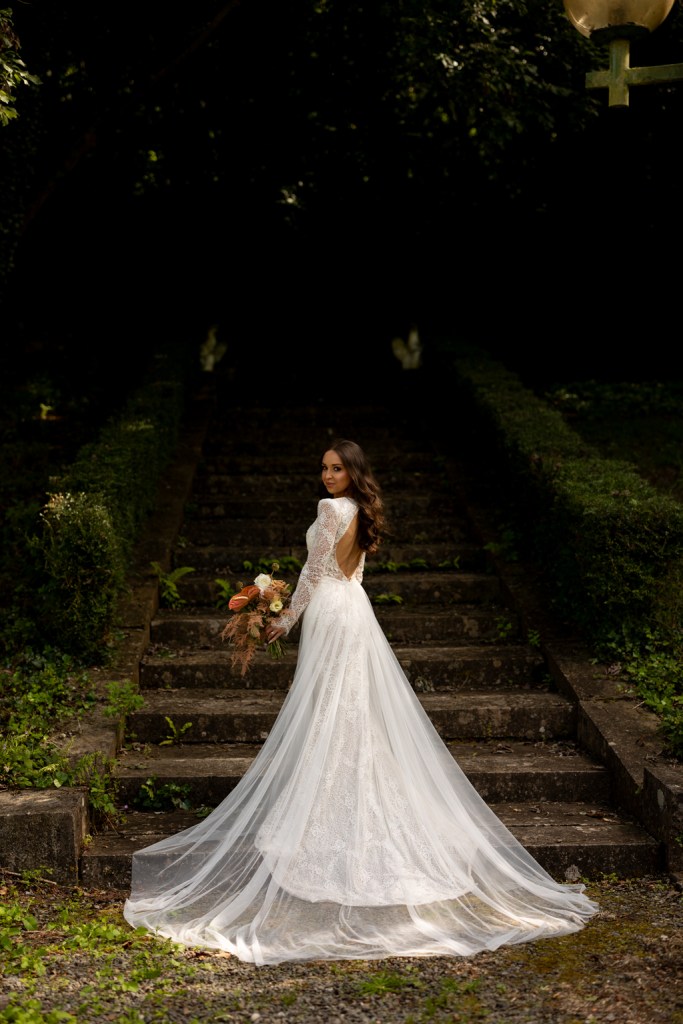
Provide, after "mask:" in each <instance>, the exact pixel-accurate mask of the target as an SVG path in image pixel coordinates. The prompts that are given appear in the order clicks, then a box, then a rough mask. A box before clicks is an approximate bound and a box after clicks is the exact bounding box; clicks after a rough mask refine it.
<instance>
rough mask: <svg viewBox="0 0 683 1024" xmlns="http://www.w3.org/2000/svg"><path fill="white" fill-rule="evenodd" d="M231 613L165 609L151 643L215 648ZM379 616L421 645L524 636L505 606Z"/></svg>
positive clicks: (395, 635) (395, 610) (391, 635)
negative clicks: (214, 644)
mask: <svg viewBox="0 0 683 1024" xmlns="http://www.w3.org/2000/svg"><path fill="white" fill-rule="evenodd" d="M231 614H232V613H231V612H227V613H224V612H219V611H217V610H216V611H214V610H211V609H209V610H202V609H192V610H190V611H189V612H185V611H170V610H163V609H162V610H161V611H160V612H159V614H158V615H157V616H156V617H155V618H154V619H153V620H152V622H151V623H150V641H151V642H152V643H153V644H163V645H165V646H169V647H189V646H194V645H204V646H210V645H212V644H213V643H214V642H216V641H218V640H219V639H220V634H221V632H222V631H223V628H224V627H225V623H226V622H227V620H228V619H229V618H230V616H231ZM375 614H376V617H377V621H378V622H379V624H380V625H381V627H382V629H383V630H384V633H385V634H386V637H387V639H388V640H389V641H390V642H392V643H393V642H395V643H414V644H415V645H416V646H421V645H423V644H428V645H434V644H453V643H455V642H457V641H458V640H461V641H463V642H465V643H472V641H475V640H479V641H482V642H487V641H490V642H493V641H496V640H501V639H503V638H505V639H507V640H509V641H511V642H513V643H514V642H515V641H517V640H518V639H519V638H520V633H519V625H518V623H517V620H516V618H515V615H514V614H513V613H512V612H510V611H509V610H508V609H507V608H505V607H504V606H503V605H490V606H483V605H454V606H453V607H452V608H447V609H445V610H444V609H435V608H434V607H433V606H431V607H430V606H427V607H425V608H411V609H404V608H403V607H402V606H401V605H391V604H389V605H376V606H375Z"/></svg>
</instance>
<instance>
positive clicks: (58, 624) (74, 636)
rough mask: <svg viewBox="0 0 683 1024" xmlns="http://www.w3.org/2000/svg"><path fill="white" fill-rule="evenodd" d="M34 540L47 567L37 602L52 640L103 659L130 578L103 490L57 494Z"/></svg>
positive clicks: (84, 657) (85, 657)
mask: <svg viewBox="0 0 683 1024" xmlns="http://www.w3.org/2000/svg"><path fill="white" fill-rule="evenodd" d="M41 518H42V522H43V530H42V533H41V535H40V536H39V537H36V538H35V539H34V542H33V546H34V549H35V550H36V551H38V552H39V555H40V557H41V558H42V561H43V567H44V571H45V582H44V583H43V585H42V586H41V587H40V590H39V592H38V594H37V595H36V597H37V606H38V608H39V610H40V614H41V625H42V632H43V635H44V637H45V638H46V639H47V641H48V642H49V643H51V644H53V645H54V646H58V647H60V648H61V649H62V650H64V651H67V652H69V653H71V654H77V655H78V656H79V657H80V658H81V659H82V660H84V661H94V662H98V661H101V660H102V657H103V651H102V648H103V644H104V643H106V640H107V637H108V631H109V628H110V626H111V624H112V621H113V619H114V612H115V608H116V603H117V601H118V597H119V594H120V592H121V588H122V586H123V581H124V573H125V562H124V558H123V552H122V550H121V547H122V546H121V542H120V540H119V537H118V536H117V535H116V533H115V532H114V529H113V526H112V522H111V518H110V515H109V512H108V511H107V509H106V508H105V507H104V505H103V504H102V501H101V499H100V497H99V496H92V495H89V494H84V493H76V494H70V493H66V494H61V493H60V494H53V495H52V497H51V498H50V500H49V501H48V503H47V505H46V506H45V508H44V509H43V511H42V513H41Z"/></svg>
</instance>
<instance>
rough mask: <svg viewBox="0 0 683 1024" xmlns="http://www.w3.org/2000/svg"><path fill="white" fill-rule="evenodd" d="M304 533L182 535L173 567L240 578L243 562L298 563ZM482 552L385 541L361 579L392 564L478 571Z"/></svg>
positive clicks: (469, 546)
mask: <svg viewBox="0 0 683 1024" xmlns="http://www.w3.org/2000/svg"><path fill="white" fill-rule="evenodd" d="M302 538H303V533H302V534H301V535H300V536H299V538H298V540H297V542H296V543H292V544H277V543H271V542H266V543H262V542H260V541H258V540H256V539H255V538H254V537H253V536H250V537H249V538H248V539H247V540H245V541H244V543H239V542H238V540H237V539H236V538H235V537H233V535H232V532H231V531H230V530H224V531H223V536H222V537H221V538H220V539H219V541H218V543H195V542H194V541H193V540H191V539H190V538H189V537H185V536H183V537H182V539H181V542H180V544H178V545H177V546H176V549H175V551H174V553H173V564H174V566H175V567H179V566H181V565H189V566H192V567H194V568H195V569H199V570H208V571H211V572H216V573H220V574H222V575H225V573H226V572H231V573H236V574H237V575H238V577H239V578H242V576H243V575H244V573H245V571H247V570H245V569H244V563H245V562H249V563H250V564H251V565H255V564H256V563H257V562H259V561H261V560H263V561H264V562H265V563H266V565H270V564H271V563H272V562H277V561H283V560H284V559H287V558H295V559H296V560H297V562H298V563H299V564H300V565H303V564H304V562H305V561H306V555H307V552H306V547H305V545H304V544H303V540H302ZM486 565H487V560H486V555H485V552H483V551H482V549H481V547H480V546H479V545H477V544H474V543H473V542H472V541H458V542H451V541H447V542H438V543H432V542H430V543H426V542H425V543H419V544H417V543H416V544H410V543H406V544H398V543H395V542H394V541H388V542H386V543H384V544H383V545H382V547H381V548H380V550H379V551H378V552H377V554H375V555H371V556H370V557H369V558H367V559H366V561H365V575H364V579H367V578H368V576H369V575H370V574H371V573H373V572H384V571H386V568H387V566H391V567H392V568H393V569H394V570H395V571H396V572H398V571H412V569H411V566H417V567H418V568H417V569H416V571H419V572H422V571H423V569H424V568H426V569H427V570H432V569H439V568H442V567H447V568H449V569H452V568H456V569H463V570H465V571H468V572H478V571H482V570H484V569H485V568H486Z"/></svg>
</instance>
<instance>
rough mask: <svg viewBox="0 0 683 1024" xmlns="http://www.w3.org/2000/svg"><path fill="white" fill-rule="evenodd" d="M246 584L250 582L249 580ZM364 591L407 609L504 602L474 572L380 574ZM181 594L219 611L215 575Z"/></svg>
mask: <svg viewBox="0 0 683 1024" xmlns="http://www.w3.org/2000/svg"><path fill="white" fill-rule="evenodd" d="M277 575H278V576H279V577H280V578H281V579H284V580H286V581H287V582H288V583H290V584H291V585H292V586H295V585H296V580H297V576H296V574H293V573H288V572H283V571H282V570H280V571H279V572H278V574H277ZM244 578H245V572H244V570H243V569H242V570H241V571H240V573H238V574H237V573H236V574H235V578H234V580H233V581H232V585H233V586H234V587H235V588H236V587H237V583H238V582H240V581H244ZM246 582H249V580H247V581H246ZM363 589H364V590H365V591H366V593H367V594H368V596H369V597H370V599H371V600H373V601H376V600H377V598H382V596H383V595H384V597H385V598H386V599H387V600H388V601H390V600H391V599H393V598H395V597H400V598H401V600H402V601H403V602H404V603H405V604H406V605H412V604H419V605H420V606H421V607H424V606H425V605H432V604H436V605H441V606H442V607H443V606H446V605H448V606H450V605H456V604H491V603H494V602H496V601H500V600H501V587H500V580H499V579H498V577H497V576H494V575H493V574H492V573H483V572H480V573H473V572H452V571H443V572H419V573H418V572H414V573H405V572H403V573H398V572H376V573H367V574H366V575H365V578H364V580H363ZM178 591H179V593H180V595H181V597H182V599H183V600H184V601H185V602H186V603H187V604H194V605H200V606H202V607H204V608H210V607H215V606H216V602H217V600H218V599H219V597H220V595H221V594H222V588H221V587H220V586H219V585H218V584H217V583H216V577H215V575H214V574H213V573H211V574H208V575H207V574H203V573H201V574H200V573H199V572H194V573H190V574H188V575H187V576H184V577H183V578H182V579H181V580H179V581H178Z"/></svg>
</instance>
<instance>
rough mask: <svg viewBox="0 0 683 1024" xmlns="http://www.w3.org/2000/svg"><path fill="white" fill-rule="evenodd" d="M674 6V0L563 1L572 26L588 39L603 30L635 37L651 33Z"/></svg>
mask: <svg viewBox="0 0 683 1024" xmlns="http://www.w3.org/2000/svg"><path fill="white" fill-rule="evenodd" d="M673 5H674V0H564V9H565V11H566V12H567V16H568V17H569V20H570V21H571V23H572V25H573V26H574V28H575V29H576V30H577V31H578V32H580V33H581V35H582V36H587V37H588V38H590V36H591V35H592V34H593V32H597V31H602V30H604V29H609V30H611V31H613V30H617V31H619V30H622V34H630V33H633V34H634V35H636V34H642V33H643V32H653V31H654V30H655V29H656V28H657V27H658V26H659V25H661V24H662V22H663V21H664V19H665V18H666V16H667V14H668V13H669V11H670V10H671V8H672V7H673ZM615 34H616V33H615Z"/></svg>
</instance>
